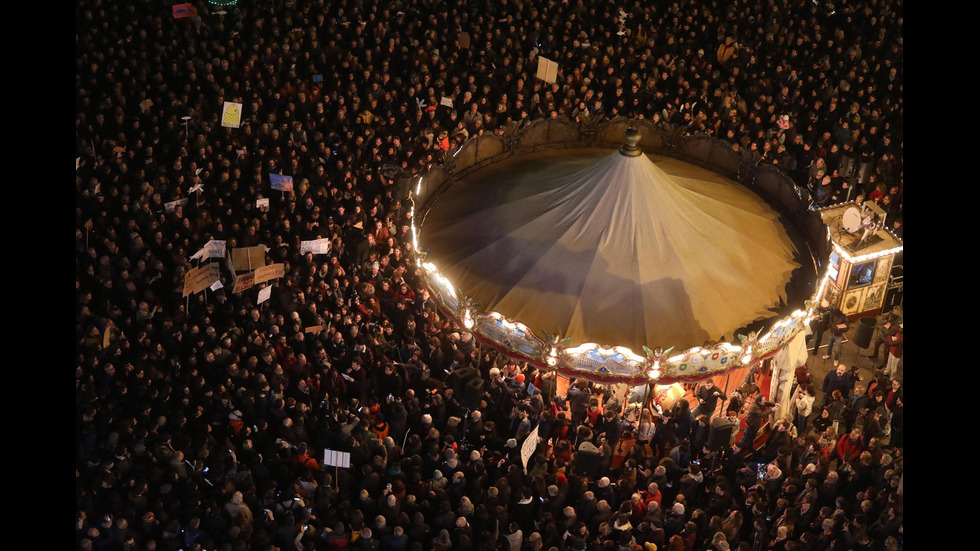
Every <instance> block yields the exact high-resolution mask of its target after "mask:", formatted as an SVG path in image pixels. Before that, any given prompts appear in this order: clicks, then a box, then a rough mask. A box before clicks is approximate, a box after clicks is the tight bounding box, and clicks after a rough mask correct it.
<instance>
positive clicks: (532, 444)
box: [521, 427, 541, 472]
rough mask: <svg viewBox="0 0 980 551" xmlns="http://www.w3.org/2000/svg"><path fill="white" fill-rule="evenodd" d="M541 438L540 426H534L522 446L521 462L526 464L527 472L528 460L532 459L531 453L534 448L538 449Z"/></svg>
mask: <svg viewBox="0 0 980 551" xmlns="http://www.w3.org/2000/svg"><path fill="white" fill-rule="evenodd" d="M539 440H541V438H540V437H538V427H534V430H532V431H531V434H529V435H527V439H525V440H524V444H523V445H522V446H521V463H522V464H523V465H524V472H527V460H528V459H531V455H532V454H533V453H534V450H536V449H538V441H539Z"/></svg>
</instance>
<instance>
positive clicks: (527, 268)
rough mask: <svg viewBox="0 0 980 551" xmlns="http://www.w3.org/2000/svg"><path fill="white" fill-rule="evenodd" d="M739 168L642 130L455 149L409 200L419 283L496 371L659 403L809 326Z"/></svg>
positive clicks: (785, 255)
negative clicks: (513, 369)
mask: <svg viewBox="0 0 980 551" xmlns="http://www.w3.org/2000/svg"><path fill="white" fill-rule="evenodd" d="M624 142H625V143H624ZM692 161H693V162H692ZM740 167H741V165H740V159H739V158H738V156H737V155H736V154H735V153H734V152H732V150H731V147H730V146H728V145H727V144H724V142H719V141H717V140H711V141H705V140H704V139H695V140H687V139H678V138H677V137H676V136H673V137H672V136H670V135H669V134H668V133H666V132H664V131H663V130H662V129H660V128H656V127H654V126H652V125H651V124H649V123H647V122H646V121H627V120H625V119H615V120H613V121H607V122H605V123H602V124H599V125H589V124H575V123H571V122H569V121H562V120H547V121H539V122H538V123H535V124H532V125H530V126H528V127H525V128H522V129H519V130H512V131H510V132H507V133H505V134H504V135H484V136H481V137H480V138H477V139H474V140H470V141H468V142H466V143H465V144H464V145H463V146H461V147H460V148H459V149H458V150H456V151H454V152H451V153H450V154H449V155H447V158H446V160H445V162H444V164H442V165H437V166H434V167H431V168H430V169H429V171H428V172H427V173H426V174H425V175H423V176H421V177H420V178H419V179H418V180H417V181H416V182H414V190H413V191H414V194H413V198H412V199H413V202H414V204H413V207H412V208H413V216H412V218H413V220H414V225H413V227H412V235H413V239H414V241H415V243H414V245H415V250H416V251H419V252H420V253H419V255H418V258H417V261H418V264H419V266H420V267H421V268H422V269H421V270H420V271H421V273H422V275H423V280H424V283H425V285H426V287H427V288H428V290H429V292H430V294H431V296H432V297H433V299H434V300H435V301H436V303H437V304H438V305H439V308H440V309H441V310H442V311H443V313H444V314H446V315H448V316H449V317H450V318H452V319H454V320H455V321H457V322H458V323H459V324H461V325H463V326H464V327H466V329H467V330H468V331H470V332H471V333H473V335H474V336H476V337H477V338H478V339H480V340H481V341H482V342H484V343H487V344H489V345H491V346H493V347H494V348H496V349H498V350H499V351H501V352H502V353H504V354H506V355H508V356H510V357H514V358H517V359H520V360H523V361H526V362H528V363H530V364H533V365H535V366H537V367H538V368H539V369H542V370H553V371H554V372H556V373H557V374H558V375H559V376H562V377H564V378H568V379H571V378H585V379H588V380H590V381H593V382H596V383H601V384H624V385H626V386H627V387H628V388H633V389H635V388H638V387H642V388H645V389H646V395H645V398H649V397H650V395H651V394H652V395H653V396H654V397H655V399H657V400H667V401H668V402H669V401H673V400H676V399H677V398H679V395H683V393H684V391H683V390H682V389H680V387H679V385H677V383H693V382H697V381H701V380H704V379H707V378H710V377H719V376H724V375H725V374H729V373H731V372H732V371H734V370H737V369H739V368H742V367H747V366H753V365H758V364H759V363H760V362H763V361H765V360H767V359H770V358H772V357H773V356H775V355H776V354H777V353H779V352H781V351H784V350H785V349H786V348H787V346H788V345H789V344H790V343H791V342H796V343H800V342H802V340H803V333H804V330H805V328H806V326H807V323H808V319H809V316H810V315H812V313H813V310H812V308H811V306H810V300H812V299H813V298H815V297H814V295H813V284H814V282H816V281H817V277H816V274H815V267H814V266H815V265H816V263H815V262H813V261H812V253H811V251H810V250H809V249H807V247H806V244H805V240H803V239H795V240H794V239H791V237H790V233H789V232H788V231H787V227H786V224H785V223H784V218H783V216H781V214H780V213H778V212H776V211H775V210H774V209H773V208H772V207H771V206H770V204H768V203H767V202H766V201H765V200H763V199H762V198H761V197H760V196H759V195H757V194H756V193H755V192H753V191H752V190H750V189H748V188H747V187H745V186H743V185H742V184H739V183H737V182H735V181H733V180H732V179H731V178H732V177H733V176H734V175H735V174H737V173H738V171H739V170H740ZM801 280H802V281H803V282H804V283H803V284H802V285H801V284H800V281H801ZM794 289H795V291H794ZM800 289H802V291H800ZM797 348H798V347H797ZM804 354H805V348H804ZM651 391H652V393H651ZM664 405H665V406H666V405H669V404H664Z"/></svg>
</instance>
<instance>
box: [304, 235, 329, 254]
mask: <svg viewBox="0 0 980 551" xmlns="http://www.w3.org/2000/svg"><path fill="white" fill-rule="evenodd" d="M332 246H333V245H332V243H331V242H330V239H329V238H326V237H324V238H323V239H313V240H312V241H300V242H299V254H306V252H307V251H309V252H311V253H313V254H330V247H332Z"/></svg>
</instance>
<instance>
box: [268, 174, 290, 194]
mask: <svg viewBox="0 0 980 551" xmlns="http://www.w3.org/2000/svg"><path fill="white" fill-rule="evenodd" d="M269 183H270V184H271V185H272V189H278V190H279V191H293V177H292V176H283V175H282V174H270V175H269Z"/></svg>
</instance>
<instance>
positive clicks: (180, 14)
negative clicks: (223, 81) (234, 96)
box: [173, 3, 227, 105]
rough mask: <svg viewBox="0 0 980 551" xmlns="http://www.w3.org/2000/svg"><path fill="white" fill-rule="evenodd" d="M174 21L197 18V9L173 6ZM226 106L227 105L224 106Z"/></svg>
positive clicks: (183, 5)
mask: <svg viewBox="0 0 980 551" xmlns="http://www.w3.org/2000/svg"><path fill="white" fill-rule="evenodd" d="M173 10H174V19H184V18H185V17H197V8H196V7H194V4H191V3H186V4H174V5H173ZM226 105H227V104H226Z"/></svg>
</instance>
